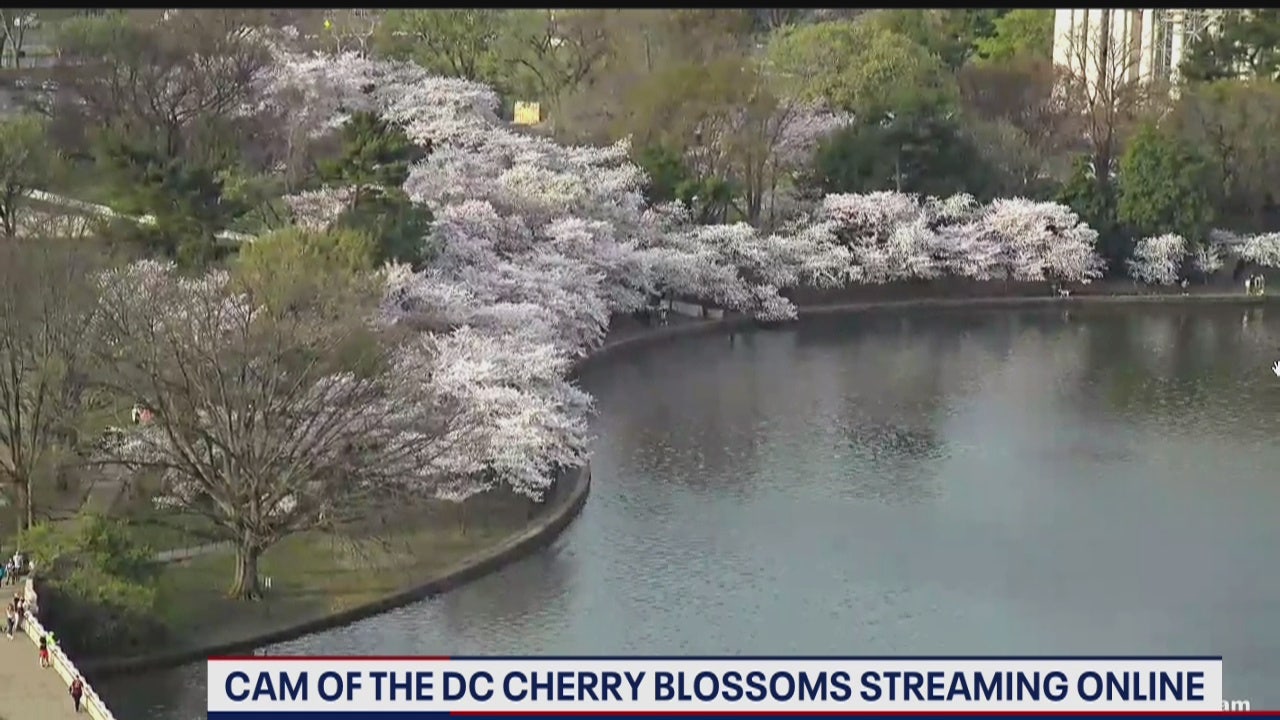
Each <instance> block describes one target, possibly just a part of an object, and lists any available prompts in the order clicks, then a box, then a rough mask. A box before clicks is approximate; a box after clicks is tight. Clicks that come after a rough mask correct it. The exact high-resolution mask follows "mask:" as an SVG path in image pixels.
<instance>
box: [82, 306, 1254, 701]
mask: <svg viewBox="0 0 1280 720" xmlns="http://www.w3.org/2000/svg"><path fill="white" fill-rule="evenodd" d="M922 289H923V288H922ZM889 294H890V295H892V294H893V293H889ZM1267 302H1268V298H1267V297H1265V296H1263V297H1251V296H1247V295H1244V294H1243V293H1214V292H1204V291H1202V292H1198V293H1190V294H1187V295H1183V294H1181V293H1174V292H1168V293H1149V294H1138V293H1115V294H1100V293H1099V294H1083V295H1072V296H1071V297H1054V296H1049V295H1046V294H1044V293H1043V292H1041V293H1037V294H1026V295H1022V294H1011V295H994V296H991V295H989V296H979V297H975V296H964V295H962V296H959V297H957V296H954V295H951V296H947V295H924V296H918V297H914V298H911V297H908V298H901V299H899V298H885V299H866V300H862V299H858V300H853V299H850V300H847V301H843V302H841V301H836V302H816V303H813V304H809V303H797V311H798V317H797V319H796V320H795V321H792V322H801V321H803V320H805V319H806V318H809V317H824V316H838V315H845V314H848V315H856V314H860V313H865V312H870V311H877V310H898V309H929V308H937V309H947V308H971V309H990V308H1010V309H1013V308H1019V307H1058V306H1062V307H1069V306H1080V305H1209V304H1218V305H1222V304H1226V305H1251V306H1257V305H1264V304H1266V303H1267ZM676 317H678V318H679V319H677V320H675V321H674V322H672V323H671V324H668V325H663V326H657V327H654V326H646V325H643V324H640V323H639V322H638V321H628V322H624V323H623V324H622V325H623V327H619V326H615V327H614V328H611V330H610V331H609V334H612V335H614V338H613V339H610V338H609V337H608V336H606V339H605V342H604V344H602V345H601V347H599V348H597V349H596V351H595V352H593V353H591V354H590V355H588V356H586V357H584V358H582V359H581V360H579V362H578V363H576V365H575V367H574V370H573V372H572V374H573V375H575V376H576V375H577V374H578V373H579V372H580V371H581V370H582V369H584V368H586V367H588V366H592V365H597V364H598V363H600V362H604V361H608V360H611V359H613V358H615V357H616V356H617V355H618V354H619V353H622V352H625V351H629V350H635V349H639V348H643V347H646V346H649V345H654V344H659V343H662V342H668V341H671V340H675V339H678V338H681V337H686V336H692V335H699V334H705V333H709V332H716V331H724V330H731V331H732V330H750V329H755V328H764V327H775V326H774V325H766V324H763V323H760V322H758V321H756V320H755V319H754V318H752V317H749V316H745V315H737V314H733V315H728V314H727V315H725V316H724V317H722V318H717V319H705V318H692V317H687V316H676ZM632 323H634V324H632ZM628 324H631V327H629V328H625V329H624V327H625V326H626V325H628ZM787 324H790V323H782V324H780V326H782V327H785V326H786V325H787ZM561 482H567V483H568V484H567V486H566V487H567V490H561V491H560V493H567V495H562V496H561V497H557V498H554V499H553V500H552V503H553V504H554V505H555V506H554V507H551V508H548V509H547V510H546V511H545V512H544V513H543V514H542V515H540V516H538V517H536V518H534V519H533V520H532V521H531V522H530V524H529V525H527V526H525V527H524V529H522V530H520V531H518V532H515V533H513V534H512V535H510V536H508V537H507V538H506V539H504V540H502V541H501V542H499V543H497V544H495V545H494V546H492V547H490V548H488V549H486V550H482V551H479V552H477V553H475V554H473V555H470V556H467V557H464V558H462V559H461V560H459V561H457V562H456V563H454V564H453V565H451V566H450V567H449V568H448V569H447V570H446V571H444V572H442V573H439V574H437V575H435V576H434V577H429V578H427V579H425V580H423V581H421V582H418V583H416V584H413V585H411V586H408V587H406V588H404V589H403V590H400V591H397V592H394V593H391V594H389V595H386V596H384V597H382V598H379V599H378V600H375V601H372V602H369V603H365V604H362V605H358V606H355V607H352V608H348V609H346V610H342V611H340V612H336V613H331V614H327V615H323V616H320V617H316V618H312V619H309V620H306V621H303V622H299V623H295V624H293V625H289V626H285V627H282V628H279V629H278V630H274V631H271V632H269V633H259V634H256V635H253V636H251V637H245V638H242V639H237V640H235V641H230V642H223V643H217V644H210V645H206V646H203V647H192V648H182V649H178V650H172V651H168V652H160V653H155V654H152V655H142V656H134V657H124V658H111V657H103V658H101V659H88V660H85V661H84V662H82V663H81V665H82V667H83V669H84V670H85V671H86V673H87V674H91V675H92V676H94V677H109V676H111V675H117V674H121V673H126V672H140V671H147V670H154V669H159V668H164V667H170V666H174V665H182V664H187V663H191V662H195V661H198V660H202V659H205V658H207V657H209V656H211V655H220V654H234V653H238V652H244V651H246V650H252V649H254V648H257V647H261V646H263V645H269V644H272V643H277V642H284V641H287V640H292V639H295V638H298V637H302V636H304V635H310V634H312V633H316V632H321V631H324V630H329V629H332V628H336V627H341V626H344V625H349V624H351V623H354V622H357V621H359V620H363V619H365V618H369V617H372V616H374V615H378V614H381V613H384V612H387V611H389V610H393V609H395V608H398V607H403V606H404V605H408V604H410V603H413V602H415V601H418V600H421V599H424V598H427V597H431V596H433V595H437V594H440V593H444V592H447V591H449V590H452V589H454V588H456V587H458V586H460V585H462V584H464V583H467V582H470V581H472V580H475V579H478V578H480V577H482V576H484V575H487V574H489V573H491V572H494V571H496V570H498V569H500V568H502V567H503V566H505V565H507V564H509V563H511V562H513V561H515V560H518V559H520V558H523V557H525V556H527V555H529V554H530V553H532V552H533V551H535V550H537V549H539V548H541V547H544V546H546V545H548V544H550V543H551V542H553V541H554V540H555V539H556V538H557V537H559V536H560V534H561V533H562V532H563V531H564V530H565V529H566V528H567V527H568V526H569V524H570V523H572V522H573V520H574V519H575V518H576V517H577V516H578V514H579V513H580V512H581V511H582V508H583V507H584V506H585V504H586V500H587V496H588V494H589V491H590V485H591V471H590V463H589V462H588V464H586V465H584V466H582V467H580V468H574V469H572V470H570V471H567V472H566V473H565V475H564V476H563V477H562V479H561Z"/></svg>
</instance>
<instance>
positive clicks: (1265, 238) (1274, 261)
mask: <svg viewBox="0 0 1280 720" xmlns="http://www.w3.org/2000/svg"><path fill="white" fill-rule="evenodd" d="M1240 257H1242V258H1244V259H1245V260H1247V261H1248V262H1251V263H1257V264H1259V265H1264V266H1266V267H1280V233H1262V234H1260V235H1250V236H1248V237H1246V238H1244V242H1243V244H1242V245H1241V246H1240Z"/></svg>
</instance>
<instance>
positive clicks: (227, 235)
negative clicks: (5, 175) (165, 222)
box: [27, 190, 253, 243]
mask: <svg viewBox="0 0 1280 720" xmlns="http://www.w3.org/2000/svg"><path fill="white" fill-rule="evenodd" d="M27 197H29V198H31V199H32V200H39V201H40V202H44V203H49V204H50V205H57V206H59V207H64V208H67V209H68V210H74V211H76V212H79V213H84V214H85V215H94V216H96V217H101V218H125V219H128V220H133V221H134V222H136V223H139V224H141V225H152V224H154V223H155V221H156V219H155V217H154V216H152V215H141V216H133V215H125V214H124V213H119V212H116V211H115V210H112V209H111V208H109V207H107V206H106V205H96V204H94V203H91V202H85V201H83V200H76V199H75V198H69V197H63V196H62V195H54V194H53V193H47V192H45V191H43V190H28V191H27ZM214 237H216V238H218V239H219V240H227V241H229V242H236V243H242V242H253V236H252V235H249V234H247V233H238V232H232V231H230V230H222V231H220V232H218V233H216V234H215V235H214Z"/></svg>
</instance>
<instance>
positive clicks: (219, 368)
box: [103, 262, 449, 599]
mask: <svg viewBox="0 0 1280 720" xmlns="http://www.w3.org/2000/svg"><path fill="white" fill-rule="evenodd" d="M105 286H106V291H105V292H106V297H105V301H104V303H103V307H104V310H103V321H104V323H103V329H104V335H105V337H106V340H107V342H106V343H104V344H103V348H104V352H105V353H106V354H107V357H106V358H104V359H105V360H106V361H107V363H109V368H110V370H109V372H107V374H106V381H107V386H108V388H109V389H110V390H111V391H112V392H115V393H119V394H130V395H132V396H133V397H136V398H137V400H138V402H139V403H140V404H141V405H143V406H145V407H146V408H148V409H149V410H151V411H152V413H153V415H152V417H153V419H152V420H151V421H150V423H149V424H147V425H145V426H141V427H139V428H136V429H135V431H134V432H131V433H129V434H128V435H127V439H126V440H125V441H124V442H123V443H121V444H120V445H119V446H116V447H114V448H111V449H110V453H109V454H110V460H111V461H113V462H118V463H121V464H124V465H126V466H128V467H131V468H135V469H140V470H148V471H154V472H158V473H159V474H160V475H161V477H162V484H163V495H162V497H161V498H157V499H158V500H162V501H164V502H166V503H167V504H168V505H169V506H170V507H171V508H173V509H175V510H177V511H179V512H183V513H191V514H195V515H198V516H201V517H203V518H205V519H207V520H208V521H210V523H211V524H212V525H213V526H214V528H215V530H214V534H215V536H216V537H217V538H219V539H221V540H226V541H230V542H232V543H234V544H235V547H236V571H235V577H234V579H233V582H232V584H231V587H230V589H229V591H228V594H229V595H230V596H231V597H235V598H241V599H256V598H259V597H261V594H262V591H261V588H260V586H259V579H258V560H259V558H260V557H261V555H262V553H263V552H264V551H265V550H267V549H268V548H270V547H271V546H272V545H274V544H275V543H276V542H278V541H280V540H281V539H283V538H285V537H288V536H290V535H293V534H297V533H300V532H305V531H310V530H336V529H339V528H341V527H342V526H343V525H344V524H345V523H347V522H348V521H352V520H354V519H356V518H358V517H359V516H361V515H362V514H363V513H366V512H367V511H368V508H370V507H371V506H373V505H376V504H378V503H379V501H385V500H388V499H390V498H393V497H397V496H403V493H405V492H408V491H423V492H430V488H431V487H432V485H431V483H432V478H431V477H430V473H431V470H430V468H431V467H432V466H433V460H434V458H435V457H437V456H438V454H439V453H442V452H444V451H445V450H446V443H445V442H444V441H443V440H442V439H441V438H443V437H444V435H445V434H446V429H447V427H448V426H449V416H448V414H447V413H445V412H442V411H441V412H437V411H439V410H440V408H439V407H437V406H434V405H433V404H432V403H431V402H430V399H429V398H424V397H421V396H418V397H413V398H406V397H403V396H401V395H399V394H397V392H396V389H397V387H399V386H398V385H397V380H398V379H399V378H404V377H407V375H406V374H404V373H398V372H397V371H398V370H400V369H402V368H401V367H400V366H399V365H398V363H401V362H403V360H402V359H401V358H400V357H399V356H396V355H394V354H393V353H390V352H389V351H388V349H387V347H388V346H387V345H385V344H384V343H381V342H378V338H377V337H376V336H374V335H371V333H370V331H369V329H368V322H367V319H368V314H367V312H366V311H367V310H368V307H369V306H368V305H366V304H364V303H359V302H355V301H354V300H355V298H356V297H357V296H356V294H354V293H353V294H346V293H340V292H339V293H334V294H332V295H328V296H326V295H325V294H323V293H317V292H315V287H314V286H313V285H307V286H306V287H305V290H306V292H297V293H293V292H284V293H283V294H282V290H281V288H280V287H270V288H265V287H257V286H256V284H255V283H253V282H248V281H243V282H242V281H231V280H229V279H228V277H227V276H226V275H225V274H222V273H214V274H211V275H208V276H205V277H203V278H200V279H186V278H183V277H181V276H179V275H178V274H176V273H175V271H174V269H173V268H172V266H168V265H163V264H160V263H154V262H143V263H139V264H136V265H133V266H130V267H129V268H127V269H124V270H121V271H118V272H116V273H113V274H112V275H111V276H110V277H109V278H108V280H107V281H106V282H105ZM299 287H301V286H299ZM353 287H354V286H353Z"/></svg>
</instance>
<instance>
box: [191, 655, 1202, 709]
mask: <svg viewBox="0 0 1280 720" xmlns="http://www.w3.org/2000/svg"><path fill="white" fill-rule="evenodd" d="M1221 711H1222V658H1219V657H1098V658H1082V657H1064V658H1049V657H1026V658H1012V657H1009V658H946V657H925V658H875V657H861V658H859V657H849V658H836V657H815V658H783V657H767V658H765V657H762V658H752V657H701V658H689V657H684V658H681V657H670V658H655V657H640V658H602V657H572V658H570V657H556V658H547V657H543V658H513V657H486V658H439V657H437V658H409V657H368V658H351V657H343V658H338V657H275V658H264V657H249V658H212V659H210V660H209V704H208V715H209V717H210V718H212V719H213V720H217V719H219V718H222V719H225V720H231V719H232V718H237V719H240V720H249V719H250V718H274V719H276V720H279V718H285V717H294V718H302V717H323V718H388V717H403V718H408V717H415V718H425V717H434V716H437V715H470V716H474V717H480V716H493V717H499V716H502V717H509V716H513V715H546V716H556V715H566V716H567V715H573V716H577V717H589V716H595V715H598V716H601V717H603V716H609V715H627V716H631V717H641V716H648V715H652V716H661V715H666V716H669V715H718V716H734V715H753V716H769V715H778V716H784V715H828V714H829V715H895V714H898V715H900V714H911V715H920V716H924V715H935V714H937V715H943V714H955V713H965V714H974V715H986V714H1002V715H1014V714H1028V715H1037V714H1049V713H1052V714H1055V715H1067V714H1076V713H1080V714H1086V713H1087V714H1090V715H1091V716H1093V717H1096V716H1097V715H1099V714H1111V713H1124V714H1133V713H1144V714H1166V713H1188V712H1191V713H1198V712H1206V713H1209V712H1211V713H1214V714H1221Z"/></svg>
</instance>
